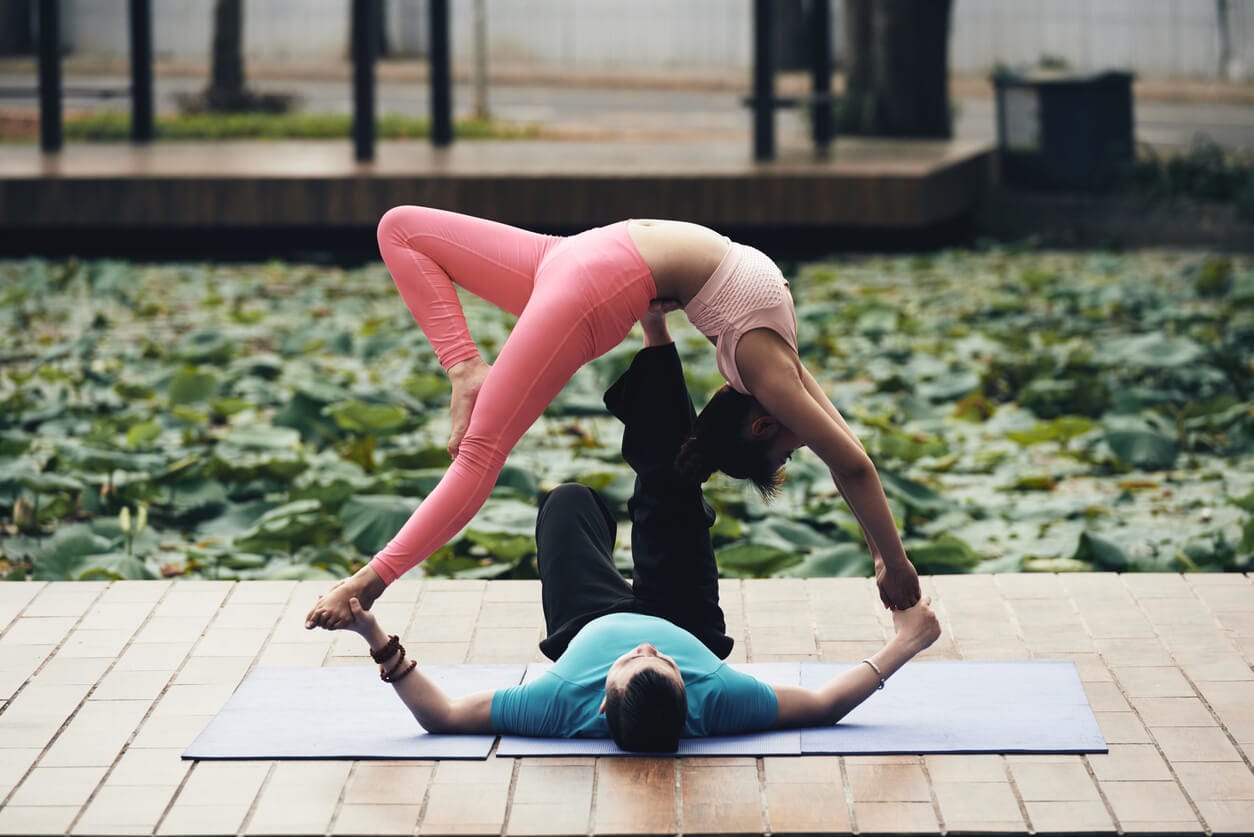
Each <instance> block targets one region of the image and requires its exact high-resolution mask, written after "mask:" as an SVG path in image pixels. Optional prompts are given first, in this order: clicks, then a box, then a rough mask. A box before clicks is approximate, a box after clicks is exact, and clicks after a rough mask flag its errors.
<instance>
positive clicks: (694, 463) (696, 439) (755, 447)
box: [675, 386, 784, 500]
mask: <svg viewBox="0 0 1254 837" xmlns="http://www.w3.org/2000/svg"><path fill="white" fill-rule="evenodd" d="M754 410H758V411H761V410H762V407H761V405H759V404H758V400H757V399H756V398H754V397H753V396H752V395H745V394H744V393H742V392H737V391H736V390H734V389H732V388H731V387H730V386H723V387H722V388H721V389H719V391H718V392H716V393H714V395H712V396H711V397H710V400H709V403H707V404H706V405H705V409H703V410H702V411H701V414H700V415H699V416H697V420H696V422H695V423H694V424H693V425H692V435H690V436H689V437H688V440H687V441H685V442H684V444H683V446H682V447H681V448H680V449H679V454H678V455H677V456H676V457H675V470H676V471H677V472H678V473H679V475H680V476H681V477H683V478H684V479H689V480H692V481H693V482H698V483H702V482H705V481H706V480H708V479H709V478H710V476H711V475H712V474H713V473H714V472H715V471H722V472H723V473H724V474H727V476H729V477H735V478H736V479H743V480H749V481H750V482H752V483H753V486H754V487H755V488H756V489H757V490H758V493H759V494H761V495H762V499H764V500H770V499H772V498H773V497H775V495H776V494H778V493H779V487H780V485H782V484H783V481H784V479H783V470H782V469H779V468H776V467H775V466H774V465H772V464H771V461H770V458H769V457H770V441H769V440H768V439H750V438H747V435H746V430H745V425H746V424H748V422H749V420H750V419H751V417H752V416H753V412H754Z"/></svg>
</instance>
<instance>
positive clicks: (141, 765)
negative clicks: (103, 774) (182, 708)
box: [105, 747, 193, 787]
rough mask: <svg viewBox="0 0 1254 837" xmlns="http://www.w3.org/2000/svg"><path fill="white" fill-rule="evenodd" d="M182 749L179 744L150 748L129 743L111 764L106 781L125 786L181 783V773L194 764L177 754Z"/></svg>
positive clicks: (157, 785) (163, 785)
mask: <svg viewBox="0 0 1254 837" xmlns="http://www.w3.org/2000/svg"><path fill="white" fill-rule="evenodd" d="M182 753H183V749H182V748H181V747H157V748H151V749H146V748H140V747H131V748H129V749H128V750H127V751H126V752H125V753H123V754H122V757H121V758H120V759H118V761H117V763H116V764H114V766H113V769H112V770H111V771H110V772H109V778H108V779H107V780H106V782H105V784H107V785H118V786H128V787H132V786H140V785H151V786H155V787H165V786H167V785H173V786H175V787H177V786H178V785H180V784H182V783H183V777H184V776H185V775H186V774H187V772H188V771H189V770H191V768H192V764H193V762H190V761H184V760H183V759H182V758H180V756H181V755H182Z"/></svg>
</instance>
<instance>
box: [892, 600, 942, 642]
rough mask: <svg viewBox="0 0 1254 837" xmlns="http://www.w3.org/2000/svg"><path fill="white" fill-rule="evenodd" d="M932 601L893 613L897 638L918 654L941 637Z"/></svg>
mask: <svg viewBox="0 0 1254 837" xmlns="http://www.w3.org/2000/svg"><path fill="white" fill-rule="evenodd" d="M931 604H932V600H931V599H923V600H922V601H920V602H919V603H918V604H916V605H915V606H914V607H911V608H907V609H905V610H894V611H893V628H894V629H895V630H896V635H897V638H899V639H900V640H901V641H903V642H905V643H906V644H907V645H908V646H909V647H910V650H911V653H912V654H917V653H919V652H920V651H922V650H923V649H925V648H927V647H928V646H929V645H931V644H932V643H933V642H935V641H936V640H937V639H938V638H939V637H940V635H941V629H940V620H939V619H937V618H936V613H935V612H934V611H933V610H932V608H931Z"/></svg>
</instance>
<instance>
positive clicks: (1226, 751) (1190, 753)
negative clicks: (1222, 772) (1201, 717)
mask: <svg viewBox="0 0 1254 837" xmlns="http://www.w3.org/2000/svg"><path fill="white" fill-rule="evenodd" d="M1150 732H1151V734H1153V736H1154V740H1155V741H1156V742H1157V743H1158V747H1159V749H1160V750H1162V753H1163V755H1164V756H1165V757H1166V759H1167V761H1168V762H1170V763H1171V764H1173V765H1177V766H1178V765H1180V764H1181V763H1183V762H1216V761H1240V760H1241V754H1240V753H1238V752H1237V748H1236V747H1234V746H1233V745H1232V742H1231V741H1230V740H1229V739H1228V735H1227V733H1225V732H1224V731H1223V729H1222V728H1220V727H1154V728H1153V729H1151V730H1150Z"/></svg>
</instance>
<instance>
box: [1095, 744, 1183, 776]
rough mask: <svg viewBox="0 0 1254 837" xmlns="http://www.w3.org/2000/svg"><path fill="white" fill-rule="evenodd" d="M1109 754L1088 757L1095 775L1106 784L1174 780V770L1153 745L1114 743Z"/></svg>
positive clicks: (1110, 746) (1096, 754)
mask: <svg viewBox="0 0 1254 837" xmlns="http://www.w3.org/2000/svg"><path fill="white" fill-rule="evenodd" d="M1109 749H1110V752H1109V753H1093V754H1091V755H1089V756H1088V760H1089V764H1090V765H1091V766H1092V768H1093V775H1094V776H1096V777H1097V778H1098V780H1099V781H1105V782H1142V781H1154V780H1159V779H1162V780H1169V779H1171V769H1170V768H1169V767H1168V766H1167V762H1165V761H1163V757H1162V756H1161V755H1159V753H1158V748H1157V747H1155V746H1154V745H1152V744H1111V745H1109Z"/></svg>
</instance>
